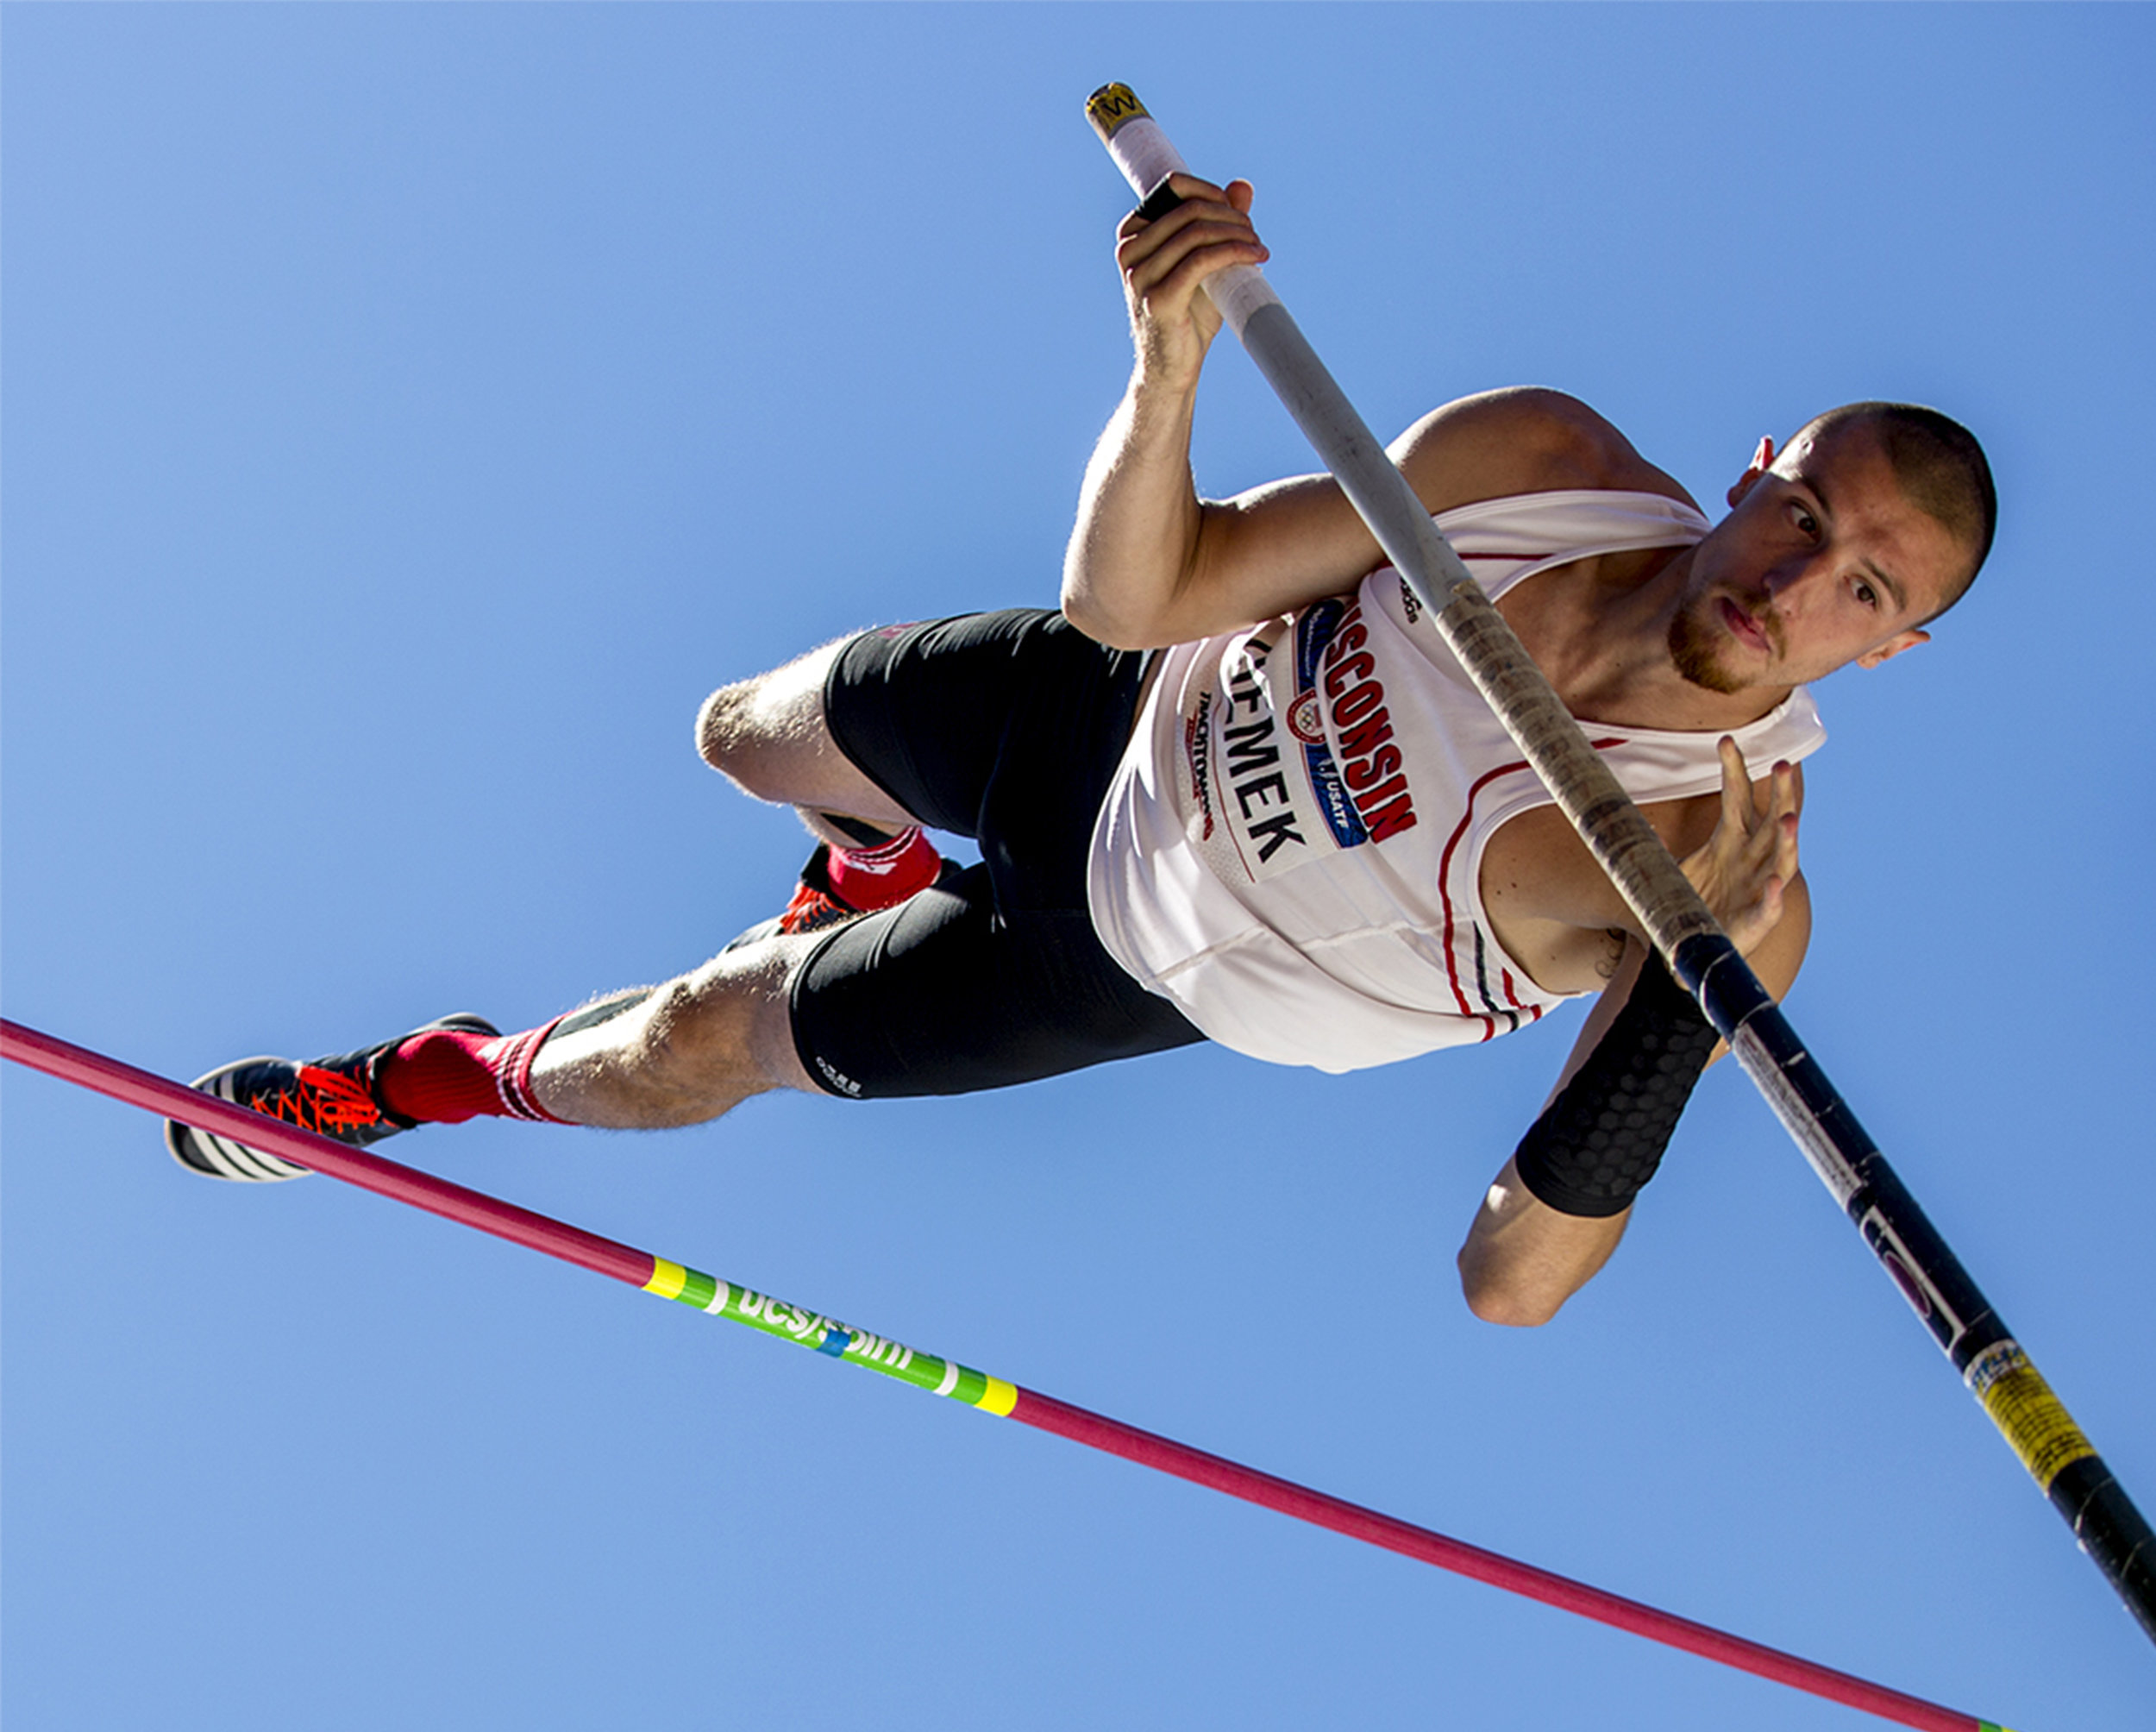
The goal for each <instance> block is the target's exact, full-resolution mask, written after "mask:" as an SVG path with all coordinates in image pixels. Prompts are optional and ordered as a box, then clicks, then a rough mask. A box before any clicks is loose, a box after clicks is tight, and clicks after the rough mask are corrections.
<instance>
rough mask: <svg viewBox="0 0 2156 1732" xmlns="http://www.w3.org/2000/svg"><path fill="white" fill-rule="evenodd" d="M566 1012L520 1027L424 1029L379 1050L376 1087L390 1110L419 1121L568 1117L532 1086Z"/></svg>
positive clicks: (553, 1122) (551, 1119)
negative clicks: (490, 1031)
mask: <svg viewBox="0 0 2156 1732" xmlns="http://www.w3.org/2000/svg"><path fill="white" fill-rule="evenodd" d="M562 1020H563V1019H561V1017H556V1018H555V1019H554V1020H553V1021H552V1022H546V1023H542V1024H541V1025H540V1026H538V1027H536V1028H527V1029H525V1030H524V1031H523V1032H521V1033H518V1034H499V1035H492V1036H489V1035H484V1034H476V1033H472V1032H467V1031H465V1030H461V1029H453V1028H432V1029H422V1030H421V1031H420V1032H418V1033H417V1034H414V1035H411V1036H410V1037H409V1038H408V1039H404V1040H402V1041H400V1042H398V1045H397V1047H396V1049H395V1050H394V1051H391V1052H386V1053H384V1054H383V1055H382V1058H381V1061H380V1064H379V1068H378V1069H377V1070H376V1071H375V1075H374V1089H375V1093H376V1094H377V1095H379V1098H380V1100H381V1102H382V1105H383V1106H385V1107H386V1108H388V1109H389V1110H390V1111H391V1112H392V1113H394V1114H397V1115H398V1117H400V1118H404V1119H410V1120H413V1121H414V1122H415V1123H417V1124H422V1125H461V1124H462V1123H463V1122H464V1121H465V1120H467V1119H477V1118H496V1119H534V1120H542V1121H544V1122H545V1123H548V1124H551V1125H561V1124H567V1123H568V1122H570V1121H569V1120H566V1119H563V1118H561V1116H559V1115H558V1114H554V1113H550V1112H548V1110H547V1109H546V1108H544V1107H542V1106H541V1105H540V1104H539V1098H538V1096H537V1095H535V1094H534V1093H533V1092H532V1088H531V1064H532V1061H533V1059H535V1058H536V1057H538V1055H539V1048H540V1047H541V1045H543V1044H544V1042H545V1040H546V1039H547V1037H548V1035H549V1034H551V1033H553V1032H554V1031H555V1026H557V1025H558V1024H559V1023H561V1021H562Z"/></svg>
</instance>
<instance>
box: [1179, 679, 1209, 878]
mask: <svg viewBox="0 0 2156 1732" xmlns="http://www.w3.org/2000/svg"><path fill="white" fill-rule="evenodd" d="M1183 762H1184V763H1185V764H1186V765H1187V766H1188V769H1189V770H1190V798H1191V800H1192V802H1193V803H1194V805H1195V806H1197V808H1198V817H1199V819H1200V824H1201V825H1202V826H1203V827H1202V828H1200V831H1198V839H1199V840H1200V842H1204V841H1208V840H1210V839H1211V838H1212V836H1213V693H1210V692H1200V693H1199V694H1198V707H1197V708H1196V709H1195V710H1194V711H1192V712H1190V714H1189V715H1188V717H1186V718H1185V719H1184V720H1183Z"/></svg>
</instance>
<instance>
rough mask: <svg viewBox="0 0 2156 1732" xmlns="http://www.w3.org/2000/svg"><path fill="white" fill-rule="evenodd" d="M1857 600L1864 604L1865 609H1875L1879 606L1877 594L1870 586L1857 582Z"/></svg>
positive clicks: (1860, 581)
mask: <svg viewBox="0 0 2156 1732" xmlns="http://www.w3.org/2000/svg"><path fill="white" fill-rule="evenodd" d="M1857 599H1858V600H1859V601H1861V602H1862V603H1864V605H1865V606H1866V607H1877V606H1878V605H1879V592H1878V591H1877V590H1876V589H1874V588H1873V587H1871V585H1870V584H1868V583H1865V582H1864V581H1862V580H1858V584H1857Z"/></svg>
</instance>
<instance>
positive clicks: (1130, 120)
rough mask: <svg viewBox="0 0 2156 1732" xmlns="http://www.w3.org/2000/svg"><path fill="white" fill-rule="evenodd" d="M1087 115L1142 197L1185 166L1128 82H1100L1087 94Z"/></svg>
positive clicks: (1102, 141)
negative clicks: (1122, 83) (1096, 87)
mask: <svg viewBox="0 0 2156 1732" xmlns="http://www.w3.org/2000/svg"><path fill="white" fill-rule="evenodd" d="M1086 118H1087V120H1089V121H1091V122H1093V129H1094V131H1095V132H1097V133H1099V134H1100V141H1101V143H1103V144H1105V145H1106V146H1107V147H1108V154H1109V155H1110V156H1112V157H1113V158H1114V159H1115V166H1117V167H1118V168H1119V169H1121V170H1122V171H1123V178H1124V179H1125V180H1127V181H1129V182H1130V183H1131V191H1133V192H1135V193H1137V194H1138V197H1139V198H1144V197H1145V195H1146V194H1147V193H1149V192H1150V191H1152V190H1153V189H1154V188H1155V187H1156V186H1158V185H1160V184H1161V182H1162V181H1163V180H1165V179H1168V177H1169V175H1171V174H1173V173H1176V172H1177V171H1178V170H1179V169H1182V168H1185V167H1187V166H1188V165H1187V164H1186V163H1185V162H1184V161H1183V160H1182V157H1181V154H1179V153H1178V152H1177V150H1176V149H1175V146H1174V145H1172V144H1170V143H1169V141H1168V135H1167V134H1166V133H1164V132H1163V131H1162V130H1161V129H1160V126H1159V124H1158V122H1156V121H1155V120H1154V119H1153V117H1152V116H1150V114H1148V113H1146V112H1145V104H1144V103H1142V102H1140V101H1139V100H1138V96H1137V93H1136V92H1135V91H1132V90H1131V87H1130V86H1129V85H1101V86H1100V89H1099V90H1097V91H1094V93H1093V94H1092V95H1091V96H1090V97H1087V98H1086Z"/></svg>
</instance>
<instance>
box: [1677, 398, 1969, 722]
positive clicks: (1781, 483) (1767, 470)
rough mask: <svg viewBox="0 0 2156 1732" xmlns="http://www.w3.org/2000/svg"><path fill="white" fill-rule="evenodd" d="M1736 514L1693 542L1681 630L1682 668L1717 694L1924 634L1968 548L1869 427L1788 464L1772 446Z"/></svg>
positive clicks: (1816, 669) (1897, 649)
mask: <svg viewBox="0 0 2156 1732" xmlns="http://www.w3.org/2000/svg"><path fill="white" fill-rule="evenodd" d="M1729 503H1730V505H1731V506H1732V507H1733V509H1732V510H1731V511H1730V514H1729V515H1728V516H1727V518H1724V519H1723V520H1722V521H1721V522H1720V524H1716V525H1715V527H1714V531H1713V533H1712V534H1710V535H1709V536H1708V537H1707V538H1706V539H1705V540H1704V541H1702V542H1701V543H1699V544H1698V546H1697V547H1695V549H1693V550H1692V561H1691V568H1690V570H1689V574H1688V575H1687V579H1686V583H1685V589H1684V595H1683V599H1682V601H1681V602H1680V604H1679V606H1678V609H1677V617H1676V618H1675V619H1674V620H1672V621H1671V623H1670V657H1671V659H1672V660H1673V661H1674V662H1676V664H1677V671H1678V672H1679V673H1680V674H1681V675H1683V676H1684V678H1686V679H1687V680H1689V681H1691V682H1692V683H1693V684H1694V685H1695V686H1701V687H1705V688H1706V689H1707V690H1708V691H1710V692H1727V693H1735V692H1743V691H1748V690H1755V689H1759V688H1772V687H1786V686H1794V685H1798V684H1801V683H1802V682H1803V681H1808V680H1816V679H1820V678H1821V677H1823V676H1824V675H1827V674H1831V673H1832V672H1833V670H1834V669H1835V668H1841V667H1846V666H1847V665H1848V664H1849V663H1850V662H1856V663H1857V664H1858V666H1859V667H1865V668H1876V667H1877V666H1878V665H1879V663H1880V662H1884V661H1887V660H1888V659H1890V657H1892V656H1898V655H1900V654H1901V653H1902V651H1903V650H1904V649H1912V648H1914V647H1915V645H1917V644H1919V643H1924V642H1925V641H1926V640H1927V636H1928V634H1927V633H1926V632H1924V631H1920V630H1918V629H1917V622H1918V621H1919V620H1921V619H1927V618H1930V617H1931V615H1933V614H1934V613H1935V612H1938V611H1939V609H1940V607H1941V606H1944V605H1945V604H1946V601H1947V599H1949V598H1950V597H1951V596H1952V593H1954V587H1955V586H1956V585H1957V584H1958V583H1959V581H1960V580H1961V577H1962V575H1963V574H1964V573H1965V572H1966V570H1967V568H1968V564H1969V557H1970V555H1969V551H1968V549H1965V547H1964V546H1963V545H1962V544H1961V543H1960V542H1959V539H1958V538H1957V537H1955V536H1954V534H1953V532H1952V530H1948V529H1947V528H1946V525H1945V524H1941V523H1940V521H1939V520H1938V519H1937V518H1934V517H1932V516H1930V515H1929V514H1928V513H1927V512H1925V511H1922V510H1921V509H1920V508H1919V507H1917V506H1916V505H1913V504H1911V503H1910V502H1909V500H1908V498H1907V497H1906V496H1904V494H1903V493H1902V487H1901V484H1900V482H1899V481H1897V480H1896V479H1895V474H1894V470H1893V468H1892V466H1891V465H1890V463H1889V462H1888V461H1887V456H1886V453H1885V452H1884V451H1883V449H1881V448H1880V445H1879V442H1878V440H1877V436H1875V435H1874V434H1873V433H1872V432H1871V430H1870V429H1868V428H1866V427H1865V426H1864V425H1863V424H1861V423H1858V424H1852V425H1846V426H1845V427H1843V428H1841V429H1840V430H1838V431H1834V432H1830V433H1828V434H1827V436H1824V437H1823V438H1821V439H1818V440H1811V439H1803V440H1800V441H1799V442H1798V443H1797V444H1796V446H1794V447H1793V448H1792V449H1789V450H1788V451H1786V452H1784V453H1783V455H1782V456H1781V457H1780V459H1779V460H1778V461H1777V459H1776V458H1775V455H1774V448H1773V446H1772V444H1771V442H1768V441H1766V440H1762V441H1761V442H1760V447H1759V452H1758V455H1757V456H1756V457H1755V458H1754V459H1753V460H1752V468H1749V469H1747V470H1746V471H1745V474H1744V475H1743V477H1742V479H1740V480H1739V481H1738V483H1737V485H1736V486H1733V487H1732V488H1731V489H1730V490H1729Z"/></svg>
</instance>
